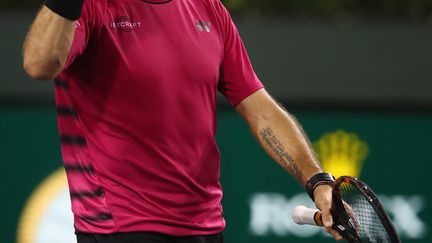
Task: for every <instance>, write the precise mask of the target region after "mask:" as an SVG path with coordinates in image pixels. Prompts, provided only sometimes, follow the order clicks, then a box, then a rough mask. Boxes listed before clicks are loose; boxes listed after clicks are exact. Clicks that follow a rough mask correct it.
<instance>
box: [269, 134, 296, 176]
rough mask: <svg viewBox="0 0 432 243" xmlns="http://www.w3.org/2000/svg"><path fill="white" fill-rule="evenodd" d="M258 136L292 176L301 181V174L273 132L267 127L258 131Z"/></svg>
mask: <svg viewBox="0 0 432 243" xmlns="http://www.w3.org/2000/svg"><path fill="white" fill-rule="evenodd" d="M260 135H261V137H262V139H263V140H264V142H265V143H266V144H267V145H268V146H269V147H270V148H271V149H272V150H273V152H275V153H276V155H277V156H278V157H279V160H280V161H281V162H282V163H284V164H285V165H286V166H287V167H288V169H289V171H290V172H291V173H292V174H293V176H295V177H296V178H297V179H298V180H301V178H302V173H301V171H300V169H299V168H298V166H297V164H296V162H295V161H294V159H293V158H292V157H291V156H290V155H289V154H288V152H286V151H285V148H284V146H283V145H282V143H281V142H280V141H279V139H278V138H277V137H276V135H275V134H274V133H273V131H272V130H271V129H270V128H269V127H267V128H265V129H262V130H261V131H260Z"/></svg>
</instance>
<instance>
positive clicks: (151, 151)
mask: <svg viewBox="0 0 432 243" xmlns="http://www.w3.org/2000/svg"><path fill="white" fill-rule="evenodd" d="M55 84H56V89H55V92H56V104H57V110H58V124H59V133H60V141H61V150H62V156H63V160H64V164H65V168H66V172H67V176H68V181H69V187H70V194H71V200H72V210H73V213H74V215H75V228H76V230H77V231H79V232H88V233H103V234H105V233H114V232H134V231H135V232H136V231H150V232H160V233H165V234H169V235H177V236H186V235H203V234H214V233H219V232H221V231H222V230H223V229H224V227H225V221H224V218H223V216H222V206H221V199H222V189H221V185H220V183H219V172H220V169H219V168H220V156H219V151H218V148H217V145H216V141H215V133H216V92H217V90H219V91H220V92H222V93H223V94H224V95H225V96H226V98H227V99H228V100H229V102H230V103H231V104H232V105H233V106H236V105H237V104H238V103H239V102H240V101H242V100H243V99H244V98H246V97H247V96H249V95H250V94H252V93H254V92H255V91H257V90H258V89H261V88H262V87H263V86H262V84H261V82H260V81H259V80H258V78H257V76H256V75H255V72H254V70H253V68H252V65H251V63H250V61H249V58H248V56H247V53H246V51H245V48H244V46H243V43H242V41H241V39H240V37H239V34H238V32H237V29H236V28H235V26H234V24H233V22H232V20H231V18H230V15H229V13H228V12H227V10H226V9H225V8H224V6H223V5H222V4H221V3H220V2H219V1H218V0H172V1H155V0H153V1H152V2H148V1H143V0H86V3H85V6H84V9H83V14H82V16H81V18H80V19H79V21H78V22H77V25H76V34H75V39H74V42H73V45H72V48H71V52H70V55H69V58H68V61H67V64H66V68H65V69H64V71H63V72H62V73H61V74H60V75H59V76H58V78H57V79H56V81H55Z"/></svg>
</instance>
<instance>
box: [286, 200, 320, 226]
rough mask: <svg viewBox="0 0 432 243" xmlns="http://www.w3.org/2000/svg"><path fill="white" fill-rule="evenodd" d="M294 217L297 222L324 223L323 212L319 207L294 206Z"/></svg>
mask: <svg viewBox="0 0 432 243" xmlns="http://www.w3.org/2000/svg"><path fill="white" fill-rule="evenodd" d="M292 217H293V220H294V222H295V223H296V224H308V225H317V226H323V225H324V224H323V222H322V215H321V212H320V211H319V210H318V209H312V208H307V207H305V206H303V205H299V206H297V207H295V208H294V210H293V214H292Z"/></svg>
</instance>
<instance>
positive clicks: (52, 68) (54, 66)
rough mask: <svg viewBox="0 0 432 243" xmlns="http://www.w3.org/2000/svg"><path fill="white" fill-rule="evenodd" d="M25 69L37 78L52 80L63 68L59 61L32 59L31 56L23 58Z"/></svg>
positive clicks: (32, 76)
mask: <svg viewBox="0 0 432 243" xmlns="http://www.w3.org/2000/svg"><path fill="white" fill-rule="evenodd" d="M23 68H24V71H25V72H26V73H27V74H28V75H29V76H30V77H31V78H32V79H35V80H52V79H54V78H55V77H56V76H57V75H58V74H59V72H60V70H61V69H62V67H61V65H60V63H59V62H56V61H51V62H47V61H42V60H32V59H31V58H25V57H24V60H23Z"/></svg>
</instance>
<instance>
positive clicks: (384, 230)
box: [331, 176, 400, 243]
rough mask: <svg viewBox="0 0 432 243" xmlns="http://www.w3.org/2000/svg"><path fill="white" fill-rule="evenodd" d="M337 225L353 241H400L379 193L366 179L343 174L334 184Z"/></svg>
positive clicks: (335, 225) (375, 242)
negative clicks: (365, 181)
mask: <svg viewBox="0 0 432 243" xmlns="http://www.w3.org/2000/svg"><path fill="white" fill-rule="evenodd" d="M332 196H333V205H332V210H331V211H332V217H333V221H334V224H333V228H334V229H335V230H336V231H338V232H339V233H340V234H341V235H342V236H343V237H344V238H345V239H347V240H348V241H349V242H353V243H364V242H371V243H372V242H373V243H381V242H382V243H400V239H399V237H398V235H397V233H396V230H395V228H394V226H393V224H392V222H391V220H390V218H389V216H388V215H387V213H386V212H385V210H384V207H383V206H382V204H381V202H380V201H379V200H378V197H377V196H376V194H375V193H374V192H373V191H372V190H371V189H370V187H369V186H367V185H366V184H365V183H364V182H362V181H360V180H358V179H356V178H353V177H350V176H342V177H339V178H338V179H337V180H336V181H335V183H334V185H333V195H332Z"/></svg>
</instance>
